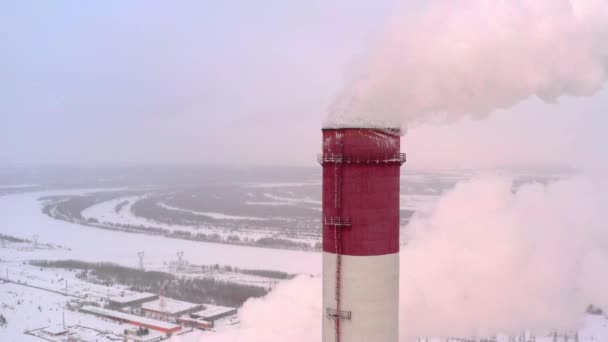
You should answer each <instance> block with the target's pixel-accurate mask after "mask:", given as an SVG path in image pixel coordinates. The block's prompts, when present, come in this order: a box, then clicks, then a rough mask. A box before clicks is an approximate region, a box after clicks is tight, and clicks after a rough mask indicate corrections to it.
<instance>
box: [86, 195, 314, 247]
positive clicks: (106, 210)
mask: <svg viewBox="0 0 608 342" xmlns="http://www.w3.org/2000/svg"><path fill="white" fill-rule="evenodd" d="M145 197H146V195H140V196H124V197H118V198H114V199H111V200H107V201H103V202H100V203H97V204H94V205H92V206H90V207H88V208H86V209H85V210H83V211H82V213H81V215H82V217H83V218H84V219H85V220H91V219H95V220H97V222H101V223H103V224H108V223H109V224H112V225H116V226H120V225H132V226H138V227H144V228H146V229H157V228H161V229H165V230H167V231H170V232H189V233H191V234H198V233H203V234H207V235H213V234H217V235H218V236H220V237H221V239H222V240H223V241H229V240H228V239H229V238H230V237H235V236H236V237H238V238H239V239H240V240H241V241H245V239H254V240H257V239H260V238H268V237H276V235H277V231H276V230H271V229H263V228H255V229H253V228H247V227H246V226H242V227H239V230H233V229H225V228H222V227H217V226H214V225H212V224H196V225H194V224H193V225H183V224H168V223H164V222H159V221H156V220H152V219H148V218H146V217H141V216H136V215H135V214H133V212H132V210H131V207H132V206H133V204H134V203H136V202H137V201H139V200H142V199H144V198H145ZM158 205H159V206H160V207H161V208H163V209H166V210H173V211H180V212H187V213H190V214H194V215H200V216H204V217H208V218H212V219H217V220H236V221H266V220H267V218H260V217H251V216H236V215H227V214H223V213H216V212H198V211H193V210H188V209H181V208H177V207H174V206H170V205H168V204H165V203H162V202H161V203H158ZM319 210H320V209H319ZM272 219H279V220H281V221H285V222H290V221H293V219H290V218H287V217H284V218H272ZM281 237H282V238H285V239H289V240H291V241H294V242H304V243H307V244H311V245H314V243H316V242H317V241H318V240H314V239H310V238H309V239H304V238H295V237H285V236H281Z"/></svg>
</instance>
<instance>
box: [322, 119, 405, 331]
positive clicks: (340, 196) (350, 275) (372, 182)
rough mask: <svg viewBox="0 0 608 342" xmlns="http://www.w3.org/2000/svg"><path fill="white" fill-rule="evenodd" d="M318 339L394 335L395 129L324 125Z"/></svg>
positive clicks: (398, 155) (397, 174)
mask: <svg viewBox="0 0 608 342" xmlns="http://www.w3.org/2000/svg"><path fill="white" fill-rule="evenodd" d="M319 162H320V163H321V165H323V252H324V253H323V277H324V281H323V303H324V310H325V313H324V315H325V319H324V320H323V341H324V342H330V341H335V342H340V341H347V342H356V341H383V342H393V341H395V342H396V341H397V339H398V301H399V292H398V291H399V274H398V273H399V185H400V183H399V182H400V166H401V165H402V164H403V163H404V162H405V155H404V154H402V153H400V134H399V130H396V129H369V128H344V129H324V130H323V154H322V155H320V156H319Z"/></svg>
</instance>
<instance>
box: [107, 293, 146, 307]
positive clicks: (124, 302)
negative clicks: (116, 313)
mask: <svg viewBox="0 0 608 342" xmlns="http://www.w3.org/2000/svg"><path fill="white" fill-rule="evenodd" d="M156 299H158V295H155V294H153V293H146V292H133V293H131V294H128V295H123V296H113V297H109V298H108V303H109V304H108V306H109V307H110V308H113V309H120V308H124V307H126V306H138V305H141V304H143V303H146V302H150V301H153V300H156Z"/></svg>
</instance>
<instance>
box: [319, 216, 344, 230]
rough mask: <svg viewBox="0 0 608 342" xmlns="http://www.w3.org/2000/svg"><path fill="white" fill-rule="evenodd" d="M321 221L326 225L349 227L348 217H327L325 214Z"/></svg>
mask: <svg viewBox="0 0 608 342" xmlns="http://www.w3.org/2000/svg"><path fill="white" fill-rule="evenodd" d="M323 223H324V224H325V225H326V226H334V227H336V228H339V227H350V219H349V218H348V217H327V216H325V218H324V220H323Z"/></svg>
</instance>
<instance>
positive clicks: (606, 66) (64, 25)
mask: <svg viewBox="0 0 608 342" xmlns="http://www.w3.org/2000/svg"><path fill="white" fill-rule="evenodd" d="M0 38H1V39H2V41H3V42H4V43H3V44H4V47H3V53H2V54H0V75H2V80H3V82H0V90H1V91H0V115H1V116H0V118H1V119H2V123H3V124H2V125H0V241H1V242H2V245H1V246H0V274H3V273H6V275H5V276H4V275H3V276H2V277H1V278H2V279H1V280H0V339H1V340H3V341H4V340H7V341H40V338H41V337H44V336H47V337H48V336H50V335H48V334H49V333H50V332H49V331H46V330H45V329H47V330H48V329H49V327H56V328H57V329H59V327H60V326H61V327H62V329H67V331H66V335H65V336H78V338H80V339H81V340H83V341H94V340H95V338H108V339H111V338H122V337H120V336H122V335H121V334H123V333H124V335H125V336H126V335H127V332H126V331H124V330H125V329H129V328H130V327H131V325H129V324H130V323H128V320H127V321H126V322H127V323H124V324H123V323H120V324H118V323H111V322H110V321H108V320H106V319H103V320H102V319H98V318H95V317H96V316H93V315H90V314H88V313H90V311H86V310H87V309H86V308H89V307H90V306H92V307H104V308H112V307H113V305H116V304H113V303H112V301H111V298H116V297H129V296H138V295H139V294H138V293H151V294H152V295H154V296H157V297H156V299H154V300H157V301H158V303H159V304H158V305H159V306H160V308H161V313H160V314H158V313H154V312H151V311H146V310H147V309H145V304H144V306H142V305H141V303H135V304H133V305H126V306H123V307H120V310H121V312H122V314H129V315H135V316H138V317H143V316H145V317H146V318H147V319H153V320H160V321H163V322H165V323H163V324H181V325H183V326H184V328H185V327H186V325H188V326H189V327H192V331H189V330H188V331H186V329H184V330H181V332H180V333H175V332H176V331H177V330H176V331H171V332H170V333H167V334H166V332H165V331H163V332H162V333H160V332H158V331H153V332H152V333H151V334H150V335H148V337H146V338H148V339H147V340H146V339H141V341H144V340H145V341H153V340H155V339H156V338H159V339H163V338H167V339H168V340H170V341H181V342H191V341H203V340H204V341H260V342H262V341H264V342H274V341H277V342H278V341H295V342H304V341H320V340H321V330H322V325H321V322H322V317H323V316H322V314H323V312H324V309H325V308H323V304H322V298H323V294H322V289H323V287H322V253H321V252H323V244H322V235H323V225H324V224H326V223H323V222H324V221H323V220H325V219H326V218H324V217H323V216H322V210H323V209H322V207H323V203H324V202H323V194H322V168H321V167H320V166H319V165H318V164H317V160H316V159H315V157H316V156H317V154H318V153H320V152H321V151H322V146H321V144H322V140H321V128H345V127H357V128H359V127H365V128H380V129H382V128H389V127H390V128H400V129H401V151H402V152H405V153H406V154H407V163H405V164H404V165H403V166H402V168H401V171H400V175H401V179H400V193H399V200H400V203H399V210H398V211H399V226H400V229H399V230H400V241H399V245H400V255H399V256H398V258H399V259H398V260H399V272H400V273H399V280H400V284H399V299H398V301H399V341H403V342H410V341H420V342H421V341H425V342H428V341H433V342H434V341H441V342H444V340H443V339H442V340H440V338H444V339H445V338H450V337H451V338H454V340H450V342H451V341H476V342H481V341H486V342H490V341H491V342H503V341H505V342H507V341H509V342H510V341H515V340H514V339H515V338H516V337H521V338H523V339H524V340H522V341H523V342H531V341H539V342H545V341H546V342H549V341H553V342H556V341H557V338H558V337H559V338H564V339H565V338H566V337H567V336H568V338H571V339H572V340H574V338H576V341H579V340H580V341H581V342H583V341H584V342H587V341H608V319H607V318H606V316H604V314H605V310H608V291H607V290H606V289H608V273H606V272H607V271H606V270H608V229H607V227H608V226H607V224H606V218H605V210H606V208H607V205H608V181H607V179H606V171H608V157H607V156H608V153H606V151H605V149H606V146H607V141H606V132H608V117H607V116H606V106H607V105H608V88H607V87H606V85H605V82H606V79H607V78H608V1H606V0H588V1H585V0H557V1H556V0H519V1H512V2H506V1H486V0H464V1H459V2H452V1H442V0H417V1H410V2H405V3H404V2H399V1H393V0H386V1H379V2H374V3H371V2H363V1H362V2H358V1H355V2H352V1H338V2H333V3H331V4H327V3H324V2H321V1H309V2H302V3H297V4H296V3H285V2H280V1H276V2H275V1H271V2H267V3H259V2H251V3H236V2H235V3H232V2H226V3H222V4H211V3H207V2H197V1H180V2H176V3H172V4H169V3H163V2H145V3H144V2H139V1H135V2H131V3H121V2H113V1H110V2H92V3H88V4H86V5H85V4H71V3H68V2H64V1H58V2H54V3H39V4H34V3H27V2H12V3H7V4H4V5H3V10H2V11H0ZM376 163H377V162H376ZM395 227H396V226H395ZM108 263H109V264H108ZM64 283H65V289H64ZM68 283H69V284H68ZM68 287H69V290H68ZM37 291H47V292H48V293H52V294H49V296H48V298H44V299H38V300H37V299H36V298H39V296H40V294H39V293H38V292H37ZM165 298H166V299H165ZM151 300H152V299H151ZM171 300H175V301H184V302H189V303H194V304H193V305H200V307H198V306H197V307H196V310H194V309H193V310H191V311H189V312H188V313H187V314H184V312H186V311H183V312H181V311H180V312H179V314H177V313H176V314H175V317H169V316H170V315H173V313H170V311H171V308H172V307H171V305H170V304H167V303H166V301H169V302H170V301H171ZM396 300H397V299H396ZM36 303H39V304H36ZM187 304H188V303H186V304H181V305H183V306H186V305H187ZM175 306H176V307H179V305H177V304H175ZM233 309H237V310H238V312H237V311H235V312H234V313H233V312H232V311H230V310H233ZM89 310H90V309H89ZM117 310H118V309H117ZM175 310H176V311H179V310H177V309H175ZM221 310H224V311H225V312H228V313H227V314H226V315H224V316H222V315H219V314H218V315H217V316H213V317H212V318H206V317H207V316H205V315H209V312H214V313H217V312H221ZM59 312H63V315H65V316H66V317H67V326H68V328H66V324H65V323H64V321H65V317H63V316H61V314H59ZM87 312H88V313H87ZM199 314H200V315H201V316H196V315H199ZM186 316H188V319H189V320H198V319H200V320H203V323H201V321H196V323H193V322H192V321H188V322H187V323H184V321H182V320H183V319H184V317H186ZM204 319H207V321H205V320H204ZM3 320H4V322H3ZM192 324H195V325H194V326H191V325H192ZM196 324H199V325H200V324H210V326H207V325H205V326H204V327H201V326H199V325H196ZM161 325H162V324H161ZM163 327H164V325H163ZM174 328H175V327H173V326H169V328H166V329H174ZM163 329H164V328H163ZM175 329H177V328H175ZM152 330H154V329H152ZM45 331H46V332H45ZM140 333H141V332H140ZM45 334H46V335H45ZM57 336H60V335H57ZM65 336H64V337H65ZM51 338H53V339H52V341H64V339H62V338H63V337H51ZM142 338H143V337H142ZM421 338H424V340H420V339H421ZM457 338H461V339H462V340H458V339H457ZM466 339H469V340H466ZM518 341H519V340H518ZM346 342H349V341H346Z"/></svg>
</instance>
